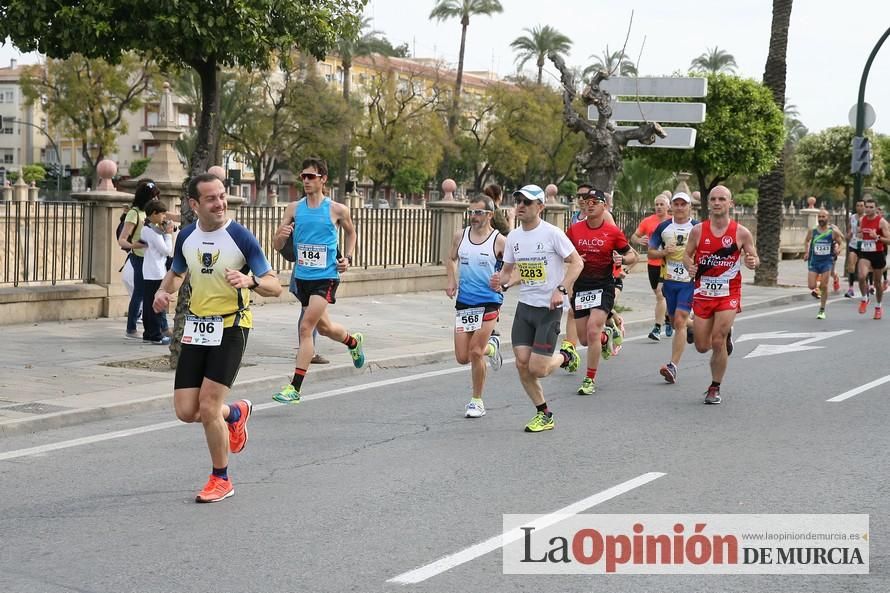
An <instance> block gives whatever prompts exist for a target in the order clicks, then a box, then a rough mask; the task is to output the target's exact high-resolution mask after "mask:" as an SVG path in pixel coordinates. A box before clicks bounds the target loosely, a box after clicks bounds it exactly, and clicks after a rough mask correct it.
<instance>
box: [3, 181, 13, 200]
mask: <svg viewBox="0 0 890 593" xmlns="http://www.w3.org/2000/svg"><path fill="white" fill-rule="evenodd" d="M3 201H4V202H11V201H12V186H11V185H9V184H7V185H4V186H3Z"/></svg>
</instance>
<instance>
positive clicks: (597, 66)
mask: <svg viewBox="0 0 890 593" xmlns="http://www.w3.org/2000/svg"><path fill="white" fill-rule="evenodd" d="M590 57H591V58H593V60H594V62H593V64H591V65H590V66H588V67H587V68H585V69H584V72H583V73H582V76H583V77H584V78H585V79H586V78H589V77H590V75H592V74H594V73H596V72H599V71H600V70H602V71H603V72H606V73H607V74H608V75H609V76H611V75H613V74H615V73H616V72H617V73H618V75H619V76H636V75H637V67H636V65H635V64H634V63H633V62H632V61H630V60H629V59H628V58H627V57H626V56H625V54H624V51H623V50H621V51H613V52H610V51H609V46H608V45H607V46H606V49H605V51H603V54H602V55H600V56H598V55H596V54H594V55H591V56H590Z"/></svg>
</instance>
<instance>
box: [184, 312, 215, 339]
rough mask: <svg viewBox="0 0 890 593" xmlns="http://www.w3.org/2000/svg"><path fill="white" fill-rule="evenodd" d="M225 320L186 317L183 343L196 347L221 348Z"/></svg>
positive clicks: (193, 316)
mask: <svg viewBox="0 0 890 593" xmlns="http://www.w3.org/2000/svg"><path fill="white" fill-rule="evenodd" d="M222 335H223V318H222V317H220V316H218V315H217V316H215V317H197V316H195V315H186V316H185V327H184V328H183V331H182V343H183V344H193V345H195V346H219V345H220V344H222Z"/></svg>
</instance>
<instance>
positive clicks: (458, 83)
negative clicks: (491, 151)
mask: <svg viewBox="0 0 890 593" xmlns="http://www.w3.org/2000/svg"><path fill="white" fill-rule="evenodd" d="M460 23H461V30H460V53H459V54H458V56H457V79H456V80H455V81H454V96H453V97H452V99H451V110H450V112H449V113H448V138H449V139H450V140H451V142H452V143H454V140H455V138H456V137H457V118H458V116H459V114H460V93H461V87H462V86H463V83H464V52H465V51H466V49H467V27H468V26H469V24H470V19H469V17H464V18H463V19H461V22H460ZM451 150H453V149H452V148H450V147H449V148H448V149H447V150H446V151H445V156H444V158H443V159H442V176H443V177H450V176H451V157H452V155H451V154H450V151H451Z"/></svg>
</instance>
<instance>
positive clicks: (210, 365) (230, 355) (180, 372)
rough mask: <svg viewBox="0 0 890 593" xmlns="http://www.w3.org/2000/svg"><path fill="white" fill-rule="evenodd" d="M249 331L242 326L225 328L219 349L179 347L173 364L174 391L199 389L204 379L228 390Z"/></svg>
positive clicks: (233, 380)
mask: <svg viewBox="0 0 890 593" xmlns="http://www.w3.org/2000/svg"><path fill="white" fill-rule="evenodd" d="M249 331H250V330H249V329H247V328H244V327H227V328H225V329H224V330H223V337H222V343H221V344H220V345H219V346H196V345H194V344H183V345H182V351H181V352H180V353H179V362H178V363H177V364H176V379H175V380H174V381H173V387H174V389H191V388H195V387H201V383H203V382H204V379H205V378H207V379H210V380H211V381H215V382H217V383H221V384H222V385H225V386H226V387H231V386H232V383H234V382H235V377H237V376H238V369H239V368H240V367H241V358H242V357H243V356H244V349H245V348H246V347H247V334H248V332H249Z"/></svg>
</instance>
